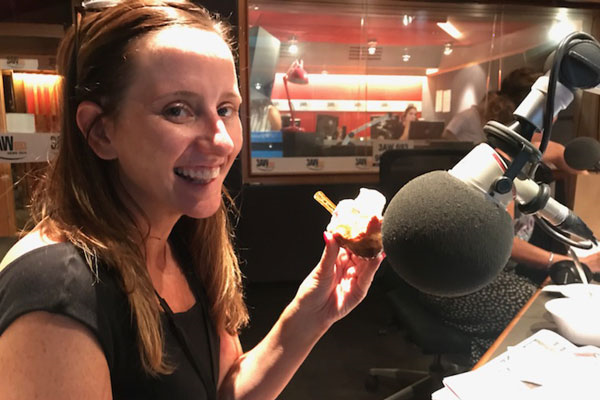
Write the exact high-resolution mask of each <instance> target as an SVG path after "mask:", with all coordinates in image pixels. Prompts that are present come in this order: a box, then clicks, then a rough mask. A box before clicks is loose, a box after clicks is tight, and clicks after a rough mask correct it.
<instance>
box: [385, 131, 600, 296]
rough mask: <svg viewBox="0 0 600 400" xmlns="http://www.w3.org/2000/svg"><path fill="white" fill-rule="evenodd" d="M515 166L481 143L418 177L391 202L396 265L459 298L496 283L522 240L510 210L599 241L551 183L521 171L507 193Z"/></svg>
mask: <svg viewBox="0 0 600 400" xmlns="http://www.w3.org/2000/svg"><path fill="white" fill-rule="evenodd" d="M506 170H507V166H506V164H505V163H504V161H503V160H502V158H500V156H499V155H498V153H496V152H495V151H494V149H493V148H492V147H490V146H489V145H487V144H485V143H482V144H479V145H478V146H476V147H475V148H474V149H473V150H471V152H470V153H469V154H467V156H465V157H464V158H463V159H462V160H461V161H459V162H458V163H457V164H456V165H455V166H454V167H453V168H452V169H451V170H449V171H447V172H446V171H434V172H430V173H427V174H424V175H421V176H420V177H417V178H415V179H413V180H412V181H410V182H408V183H407V184H406V185H405V186H404V187H402V188H401V189H400V190H399V191H398V192H397V193H396V195H395V196H394V197H393V198H392V200H391V201H390V203H389V205H388V207H387V209H386V211H385V213H384V218H383V225H382V236H383V249H384V251H385V253H386V255H387V258H388V261H389V263H390V264H391V266H392V268H394V270H395V271H396V273H398V274H399V275H400V276H401V277H402V278H403V279H404V280H405V281H406V282H408V283H409V284H411V285H412V286H414V287H416V288H417V289H419V290H420V291H422V292H425V293H429V294H433V295H437V296H446V297H454V296H461V295H466V294H469V293H473V292H475V291H477V290H479V289H481V288H483V287H484V286H486V285H487V284H488V283H490V282H491V281H492V280H493V279H494V278H495V277H496V276H497V274H498V273H499V272H500V271H501V270H502V268H503V267H504V266H505V265H506V262H507V261H508V259H509V257H510V254H511V250H512V243H513V238H514V231H513V225H512V219H511V217H510V215H509V214H508V212H507V211H506V207H507V206H508V204H509V203H510V202H511V201H512V199H513V198H515V200H516V201H517V203H518V204H519V207H520V209H521V210H522V211H524V212H527V213H536V214H537V215H539V216H541V217H543V218H545V219H547V220H548V222H549V223H551V224H552V225H555V226H558V227H560V228H561V229H563V230H564V231H567V232H569V233H572V234H575V235H577V236H579V237H581V238H583V239H588V240H593V241H594V242H595V240H596V239H595V238H594V235H593V233H592V231H591V230H590V229H589V228H588V227H587V226H586V225H585V223H584V222H583V221H582V220H581V219H580V218H579V217H577V216H576V215H575V214H574V213H573V212H572V211H571V210H569V209H568V208H567V207H565V206H563V205H562V204H560V203H559V202H557V201H556V200H554V199H552V198H551V197H550V195H549V193H550V191H549V188H548V186H547V185H538V184H537V183H535V182H534V181H532V180H531V179H528V178H527V177H524V176H519V177H517V178H516V179H514V181H513V185H510V186H509V187H508V188H507V189H508V190H506V189H503V185H504V184H506V181H505V180H503V177H504V173H505V172H506Z"/></svg>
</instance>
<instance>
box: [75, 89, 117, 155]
mask: <svg viewBox="0 0 600 400" xmlns="http://www.w3.org/2000/svg"><path fill="white" fill-rule="evenodd" d="M103 113H104V111H103V110H102V107H100V106H99V105H98V104H96V103H94V102H92V101H82V102H81V103H80V104H79V106H77V115H76V116H75V120H76V122H77V126H78V127H79V130H80V132H81V134H82V135H83V136H84V138H86V140H87V142H88V144H89V145H90V147H91V148H92V150H93V151H94V153H96V155H97V156H98V157H100V158H101V159H103V160H113V159H115V158H117V152H116V151H115V148H114V147H113V144H112V142H111V139H110V137H111V135H110V132H109V130H110V129H111V124H109V123H108V121H106V118H105V117H104V116H103Z"/></svg>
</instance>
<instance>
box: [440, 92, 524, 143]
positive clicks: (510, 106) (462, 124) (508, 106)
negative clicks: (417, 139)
mask: <svg viewBox="0 0 600 400" xmlns="http://www.w3.org/2000/svg"><path fill="white" fill-rule="evenodd" d="M514 110H515V105H514V103H513V102H512V101H511V100H510V99H509V98H508V97H506V96H504V95H502V94H501V93H500V92H497V91H491V92H488V93H487V94H486V95H485V96H484V97H483V99H481V101H480V102H479V104H476V105H473V106H471V108H468V109H466V110H464V111H461V112H459V113H458V114H456V115H455V116H454V117H452V119H451V120H450V122H448V125H447V126H446V129H445V130H444V133H443V134H442V137H443V138H444V139H449V140H460V141H463V142H474V143H476V144H477V143H481V142H484V141H485V140H486V136H485V133H484V132H483V126H484V125H485V124H486V123H487V122H488V121H490V120H493V121H498V122H500V123H502V124H507V123H510V122H512V121H513V116H512V114H513V111H514Z"/></svg>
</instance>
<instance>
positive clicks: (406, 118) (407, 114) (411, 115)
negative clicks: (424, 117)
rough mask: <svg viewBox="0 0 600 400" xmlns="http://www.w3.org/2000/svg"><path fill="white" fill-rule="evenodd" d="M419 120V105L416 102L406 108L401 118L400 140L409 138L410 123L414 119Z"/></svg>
mask: <svg viewBox="0 0 600 400" xmlns="http://www.w3.org/2000/svg"><path fill="white" fill-rule="evenodd" d="M416 120H417V107H415V105H414V104H409V105H408V106H407V107H406V110H404V114H402V118H401V121H400V122H401V124H402V125H401V129H400V132H402V136H400V140H408V139H409V137H408V132H409V131H410V123H411V122H412V121H416Z"/></svg>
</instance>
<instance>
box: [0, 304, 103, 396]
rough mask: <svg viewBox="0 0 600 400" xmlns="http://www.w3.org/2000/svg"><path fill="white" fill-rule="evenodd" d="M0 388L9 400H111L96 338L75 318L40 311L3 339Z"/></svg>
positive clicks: (15, 324) (22, 319)
mask: <svg viewBox="0 0 600 400" xmlns="http://www.w3.org/2000/svg"><path fill="white" fill-rule="evenodd" d="M0 388H2V389H1V392H2V398H3V399H5V400H13V399H14V400H17V399H18V400H29V399H32V400H33V399H44V400H71V399H72V400H81V399H86V400H109V399H112V391H111V383H110V373H109V371H108V364H107V363H106V358H105V357H104V353H103V351H102V349H101V347H100V344H99V343H98V341H97V340H96V338H95V337H94V335H93V334H92V333H91V332H90V331H89V330H88V329H86V328H85V327H84V326H83V325H82V324H80V323H78V322H76V321H75V320H73V319H71V318H68V317H65V316H62V315H58V314H51V313H47V312H41V311H38V312H32V313H28V314H25V315H24V316H21V317H19V318H18V319H16V320H15V321H14V322H13V323H12V324H11V325H10V326H9V327H8V328H7V329H6V331H4V333H3V334H2V336H0Z"/></svg>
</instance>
